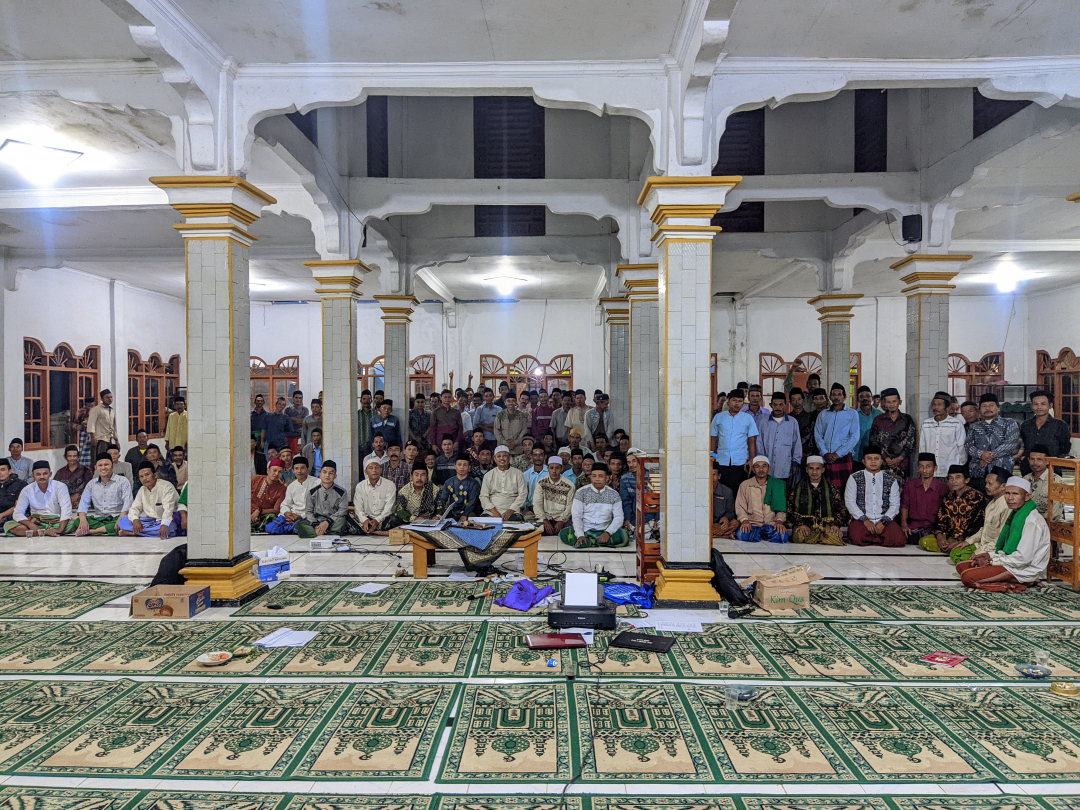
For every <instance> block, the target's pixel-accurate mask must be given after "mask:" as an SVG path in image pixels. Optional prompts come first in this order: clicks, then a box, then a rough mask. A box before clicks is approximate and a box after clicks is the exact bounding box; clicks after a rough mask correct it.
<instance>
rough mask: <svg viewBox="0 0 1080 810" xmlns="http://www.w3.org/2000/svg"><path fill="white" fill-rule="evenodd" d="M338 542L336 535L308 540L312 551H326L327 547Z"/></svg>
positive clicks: (331, 546)
mask: <svg viewBox="0 0 1080 810" xmlns="http://www.w3.org/2000/svg"><path fill="white" fill-rule="evenodd" d="M336 542H338V538H336V537H312V538H311V539H310V540H308V548H309V549H311V550H312V551H317V550H318V551H325V550H326V549H329V548H333V547H334V543H336Z"/></svg>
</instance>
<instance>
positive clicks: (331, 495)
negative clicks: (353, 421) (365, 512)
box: [293, 459, 349, 540]
mask: <svg viewBox="0 0 1080 810" xmlns="http://www.w3.org/2000/svg"><path fill="white" fill-rule="evenodd" d="M295 465H296V462H295V461H294V462H293V466H295ZM336 480H337V462H334V461H331V460H329V459H327V460H326V461H323V463H322V469H321V470H320V471H319V486H317V487H313V488H312V489H310V490H308V494H307V501H306V503H305V505H304V518H303V520H298V521H296V533H297V534H298V535H299V536H300V537H303V538H304V539H305V540H308V539H310V538H312V537H322V536H323V535H324V534H343V533H344V532H345V530H346V529H347V528H348V525H349V493H348V492H346V491H345V490H344V489H342V488H341V487H339V486H338V485H337V484H335V483H334V482H335V481H336Z"/></svg>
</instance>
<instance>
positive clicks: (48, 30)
mask: <svg viewBox="0 0 1080 810" xmlns="http://www.w3.org/2000/svg"><path fill="white" fill-rule="evenodd" d="M0 28H2V30H3V35H2V36H0V61H4V62H23V61H28V60H37V59H56V60H59V59H145V58H146V54H144V53H143V52H142V51H140V50H139V49H138V48H136V47H135V43H134V42H133V41H132V39H131V34H130V33H129V32H128V27H127V26H126V25H125V24H124V23H123V22H122V21H121V20H120V18H119V17H117V16H116V15H115V14H113V13H112V12H111V11H109V10H108V9H107V8H106V7H105V6H104V5H102V3H101V2H100V0H48V1H47V2H44V1H43V0H39V1H37V2H35V0H0Z"/></svg>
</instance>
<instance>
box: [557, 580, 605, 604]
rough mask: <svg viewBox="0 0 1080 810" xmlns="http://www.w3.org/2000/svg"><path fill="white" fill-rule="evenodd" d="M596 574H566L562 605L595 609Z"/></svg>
mask: <svg viewBox="0 0 1080 810" xmlns="http://www.w3.org/2000/svg"><path fill="white" fill-rule="evenodd" d="M597 582H598V580H597V576H596V574H567V575H566V588H565V590H564V591H563V604H564V605H570V606H572V607H596V586H597Z"/></svg>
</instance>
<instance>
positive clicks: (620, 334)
mask: <svg viewBox="0 0 1080 810" xmlns="http://www.w3.org/2000/svg"><path fill="white" fill-rule="evenodd" d="M600 306H601V307H603V309H604V318H605V319H606V320H607V326H608V341H607V344H608V382H607V393H608V394H609V395H610V396H611V407H610V412H611V415H610V417H609V425H610V428H609V431H608V432H609V433H614V432H615V429H616V428H622V429H623V430H625V431H628V432H629V430H630V300H629V299H628V298H626V297H622V298H601V299H600Z"/></svg>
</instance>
